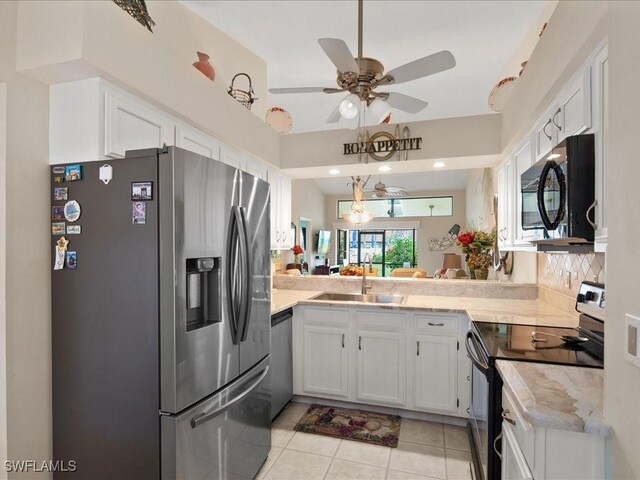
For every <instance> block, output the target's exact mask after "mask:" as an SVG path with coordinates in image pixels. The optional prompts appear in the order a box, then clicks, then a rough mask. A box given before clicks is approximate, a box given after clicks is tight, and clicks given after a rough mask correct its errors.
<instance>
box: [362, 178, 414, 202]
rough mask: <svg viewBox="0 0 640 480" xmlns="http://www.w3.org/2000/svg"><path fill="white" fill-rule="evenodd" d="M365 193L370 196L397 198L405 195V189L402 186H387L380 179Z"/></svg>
mask: <svg viewBox="0 0 640 480" xmlns="http://www.w3.org/2000/svg"><path fill="white" fill-rule="evenodd" d="M366 193H367V194H369V195H370V198H399V197H406V196H407V191H406V190H405V189H404V188H402V187H393V186H391V185H389V186H387V185H385V184H384V183H382V179H380V180H379V181H378V183H376V184H375V185H374V186H373V191H370V192H366Z"/></svg>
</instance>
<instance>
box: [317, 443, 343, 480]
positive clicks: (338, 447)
mask: <svg viewBox="0 0 640 480" xmlns="http://www.w3.org/2000/svg"><path fill="white" fill-rule="evenodd" d="M342 442H344V440H343V439H340V441H339V442H338V446H337V447H336V450H335V452H333V455H332V456H331V461H330V462H329V468H327V471H326V472H324V476H323V477H322V478H323V480H324V479H326V478H327V475H329V470H331V465H333V462H334V460H335V459H336V454H337V453H338V450H340V445H342Z"/></svg>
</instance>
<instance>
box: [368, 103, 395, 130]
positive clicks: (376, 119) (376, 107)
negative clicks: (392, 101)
mask: <svg viewBox="0 0 640 480" xmlns="http://www.w3.org/2000/svg"><path fill="white" fill-rule="evenodd" d="M369 115H371V120H372V121H373V123H375V124H376V125H380V124H381V123H382V122H383V121H384V119H385V118H387V117H388V116H389V115H391V106H390V105H389V104H388V103H387V102H385V101H384V100H382V99H381V98H375V99H374V100H373V102H371V104H370V105H369Z"/></svg>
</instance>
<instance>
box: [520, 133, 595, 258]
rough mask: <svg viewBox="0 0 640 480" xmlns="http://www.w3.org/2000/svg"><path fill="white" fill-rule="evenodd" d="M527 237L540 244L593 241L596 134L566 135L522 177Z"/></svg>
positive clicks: (523, 233)
mask: <svg viewBox="0 0 640 480" xmlns="http://www.w3.org/2000/svg"><path fill="white" fill-rule="evenodd" d="M520 188H521V191H520V195H521V205H522V207H521V211H520V212H519V214H520V215H521V220H522V236H523V239H524V240H529V241H531V242H534V243H538V244H543V245H544V244H548V245H568V244H579V243H590V242H593V238H594V229H595V227H596V225H595V223H594V222H593V220H592V219H591V216H592V214H593V209H594V208H595V206H596V203H595V154H594V139H593V135H575V136H572V137H567V138H565V139H564V140H563V141H562V142H561V143H560V144H559V145H557V146H556V147H555V148H554V149H553V150H552V151H551V152H549V153H547V154H546V155H544V156H543V157H542V158H541V159H540V160H539V161H538V162H536V163H535V164H533V165H532V166H531V167H530V168H529V169H527V170H525V171H524V172H523V173H522V175H521V176H520Z"/></svg>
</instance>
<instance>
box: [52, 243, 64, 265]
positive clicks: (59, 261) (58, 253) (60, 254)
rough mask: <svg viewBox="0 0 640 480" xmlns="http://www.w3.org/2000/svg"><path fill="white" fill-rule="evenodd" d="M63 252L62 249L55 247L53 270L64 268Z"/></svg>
mask: <svg viewBox="0 0 640 480" xmlns="http://www.w3.org/2000/svg"><path fill="white" fill-rule="evenodd" d="M64 257H65V251H64V249H63V248H60V247H58V246H56V258H55V261H54V263H53V269H54V270H62V269H63V268H64Z"/></svg>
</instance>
